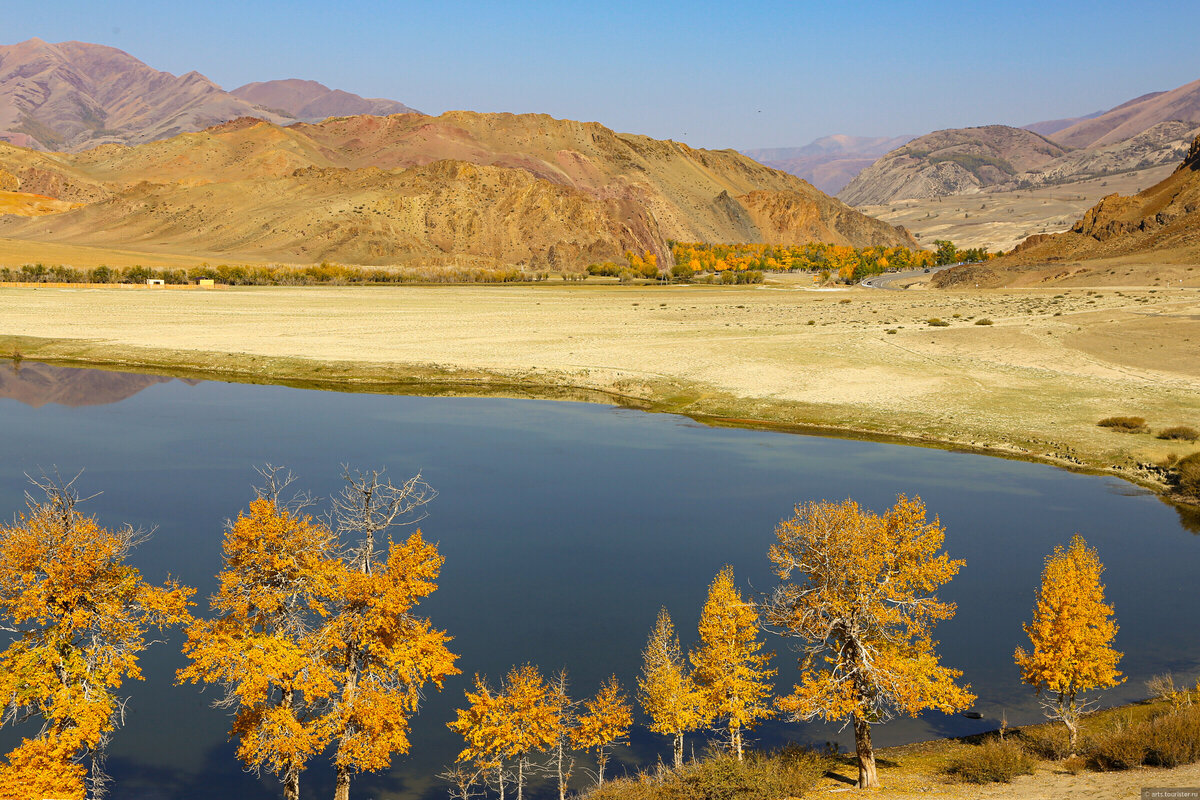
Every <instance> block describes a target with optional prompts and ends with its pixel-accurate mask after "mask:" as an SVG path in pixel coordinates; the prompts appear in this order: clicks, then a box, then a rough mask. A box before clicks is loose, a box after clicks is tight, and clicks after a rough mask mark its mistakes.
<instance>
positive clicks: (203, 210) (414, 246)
mask: <svg viewBox="0 0 1200 800" xmlns="http://www.w3.org/2000/svg"><path fill="white" fill-rule="evenodd" d="M0 170H3V171H4V173H5V174H7V175H8V176H9V184H10V185H11V184H13V183H14V182H15V183H16V187H15V188H16V189H17V190H18V191H20V192H26V193H37V194H40V195H44V196H47V197H51V198H57V199H60V200H64V201H70V202H74V203H82V204H84V205H82V206H81V207H79V208H75V209H73V210H69V211H64V212H63V213H59V214H52V215H45V216H40V217H38V218H37V219H36V220H32V219H19V218H14V217H7V218H0V234H2V235H4V236H11V237H17V238H26V239H38V240H45V241H54V242H66V243H74V244H92V245H105V246H114V247H117V246H121V247H128V246H134V245H136V246H138V247H145V248H149V249H154V250H157V251H161V252H181V251H187V252H192V253H195V252H200V253H206V254H209V253H210V254H213V255H215V256H225V257H230V258H233V257H238V256H243V257H247V258H255V259H258V260H261V259H264V258H267V259H278V260H282V261H291V262H297V261H300V262H310V261H316V260H324V259H329V260H339V261H345V262H351V263H359V264H397V263H451V262H452V263H461V262H462V261H463V260H464V259H465V260H467V261H469V262H471V263H482V264H520V265H526V266H530V267H539V268H541V267H555V268H565V269H569V268H577V267H582V266H583V265H586V264H587V263H589V262H592V261H598V260H604V259H619V258H620V256H621V254H622V253H624V252H625V251H626V250H636V251H645V250H649V251H652V252H655V253H657V254H658V255H659V257H660V264H662V265H664V266H665V265H666V264H667V263H668V260H669V253H668V248H667V247H666V240H667V239H677V240H683V241H709V242H746V241H763V242H774V243H802V242H808V241H826V242H834V243H838V244H852V245H859V246H866V245H876V244H883V245H894V244H903V245H908V246H915V241H914V240H913V239H912V238H911V237H910V236H909V235H908V234H907V232H905V231H903V230H901V229H897V228H893V227H892V226H890V225H887V224H886V223H882V222H880V221H878V220H875V219H872V218H870V217H866V216H864V215H862V214H860V213H859V212H857V211H855V210H853V209H851V208H849V207H848V206H846V205H845V204H843V203H841V202H839V201H837V200H835V199H833V198H830V197H828V196H826V195H824V194H822V193H821V192H819V191H817V190H816V189H814V188H813V187H812V186H811V185H809V184H807V183H805V182H804V181H802V180H800V179H799V178H796V177H795V176H792V175H788V174H786V173H783V172H780V171H777V170H773V169H770V168H768V167H764V166H763V165H761V164H758V163H756V162H755V161H753V160H751V159H749V158H747V157H746V156H743V155H740V154H738V153H736V152H734V151H729V150H725V151H708V150H696V149H693V148H690V147H688V146H687V145H684V144H681V143H678V142H671V141H658V140H654V139H650V138H648V137H645V136H636V135H631V134H618V133H615V132H613V131H611V130H609V129H608V128H605V127H604V126H602V125H599V124H597V123H581V122H572V121H570V120H557V119H553V118H551V117H547V116H545V115H512V114H475V113H470V112H451V113H447V114H443V115H441V116H439V117H428V116H424V115H420V114H399V115H394V116H390V117H373V116H358V117H342V118H333V119H329V120H327V121H325V122H322V123H319V124H315V125H308V124H296V125H292V126H289V127H286V128H285V127H280V126H278V125H273V124H270V123H267V122H262V121H260V120H253V119H242V120H235V121H233V122H229V123H225V124H223V125H219V126H216V127H214V128H211V129H208V130H206V131H202V132H199V133H187V134H181V135H179V136H176V137H173V138H171V139H166V140H162V141H157V142H151V143H148V144H144V145H139V146H137V147H121V146H116V145H106V146H104V147H100V148H97V149H94V150H89V151H86V152H83V153H79V154H76V155H70V156H66V155H51V154H43V153H36V152H33V151H30V150H26V149H21V148H16V147H11V146H0Z"/></svg>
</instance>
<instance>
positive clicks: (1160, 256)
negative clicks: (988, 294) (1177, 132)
mask: <svg viewBox="0 0 1200 800" xmlns="http://www.w3.org/2000/svg"><path fill="white" fill-rule="evenodd" d="M1123 257H1126V258H1127V257H1135V258H1136V259H1137V261H1138V262H1139V263H1141V264H1164V263H1182V264H1195V263H1196V262H1197V261H1200V136H1197V137H1196V139H1195V140H1194V141H1193V142H1192V144H1191V146H1190V148H1189V149H1188V153H1187V154H1186V156H1185V157H1184V160H1183V163H1181V164H1180V165H1179V166H1178V167H1176V169H1175V171H1174V172H1172V173H1171V175H1170V176H1168V177H1167V178H1166V179H1165V180H1163V181H1162V182H1160V183H1158V184H1155V185H1154V186H1151V187H1150V188H1149V189H1146V190H1145V191H1142V192H1139V193H1138V194H1136V195H1133V196H1129V197H1123V196H1121V195H1118V194H1112V195H1109V196H1107V197H1105V198H1104V199H1103V200H1101V201H1100V202H1099V203H1097V204H1096V205H1095V206H1093V207H1092V208H1091V209H1089V210H1088V211H1087V212H1086V213H1085V214H1084V215H1083V217H1082V218H1081V219H1079V220H1078V221H1076V223H1075V224H1074V225H1073V226H1071V229H1070V230H1069V231H1066V232H1064V233H1058V234H1051V235H1036V236H1030V237H1029V238H1028V239H1026V240H1025V241H1024V242H1022V243H1021V244H1020V245H1018V246H1017V248H1016V249H1015V250H1014V251H1013V252H1012V253H1011V254H1009V255H1007V256H1005V257H1004V258H1002V259H1000V260H998V261H993V262H989V263H988V264H987V265H979V266H974V267H959V268H956V269H953V270H949V271H948V272H947V273H946V274H945V275H944V276H943V275H939V276H938V277H937V280H936V281H935V283H938V284H940V285H945V286H953V285H960V284H963V283H969V282H979V283H981V285H1001V284H1004V283H1008V282H1011V281H1012V280H1014V279H1015V278H1016V277H1017V276H1019V275H1020V274H1021V273H1023V272H1028V271H1029V270H1030V269H1036V268H1039V267H1046V266H1047V265H1048V266H1051V267H1053V266H1054V265H1055V264H1065V265H1067V266H1068V269H1067V270H1066V271H1065V272H1063V273H1062V275H1051V276H1049V277H1050V278H1055V277H1064V276H1069V275H1070V274H1072V269H1071V268H1070V267H1069V265H1071V264H1079V263H1080V262H1083V263H1085V264H1086V263H1088V262H1092V261H1095V260H1098V259H1105V260H1112V259H1121V258H1123Z"/></svg>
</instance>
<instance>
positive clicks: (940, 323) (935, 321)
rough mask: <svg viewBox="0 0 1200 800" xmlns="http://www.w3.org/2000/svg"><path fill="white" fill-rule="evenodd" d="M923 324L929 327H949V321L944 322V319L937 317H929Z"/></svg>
mask: <svg viewBox="0 0 1200 800" xmlns="http://www.w3.org/2000/svg"><path fill="white" fill-rule="evenodd" d="M925 324H926V325H928V326H929V327H931V328H949V327H950V323H949V322H946V320H944V319H941V318H939V317H930V318H929V319H927V320H925Z"/></svg>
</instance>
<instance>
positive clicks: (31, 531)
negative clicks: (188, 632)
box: [0, 482, 193, 800]
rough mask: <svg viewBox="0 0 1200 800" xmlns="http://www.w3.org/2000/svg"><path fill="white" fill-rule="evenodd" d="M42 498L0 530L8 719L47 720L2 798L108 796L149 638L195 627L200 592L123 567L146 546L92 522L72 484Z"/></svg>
mask: <svg viewBox="0 0 1200 800" xmlns="http://www.w3.org/2000/svg"><path fill="white" fill-rule="evenodd" d="M41 488H42V489H44V490H45V492H46V499H45V500H44V501H35V500H34V499H32V498H30V500H29V507H28V511H27V512H26V513H25V514H23V515H22V516H20V517H19V518H18V519H17V520H16V521H15V522H14V523H13V524H12V525H6V526H3V527H0V630H3V631H6V632H7V633H9V634H10V635H11V642H10V643H9V645H8V646H7V647H6V648H5V649H4V651H3V652H2V653H0V697H2V698H4V716H3V719H4V721H5V722H21V721H24V720H27V719H34V718H37V719H40V720H41V730H40V732H39V733H38V735H36V736H34V737H33V738H26V739H23V740H22V742H21V744H20V745H18V746H17V748H16V749H15V750H13V751H12V752H11V753H9V754H8V757H7V759H6V762H5V763H3V764H0V797H4V798H11V799H12V800H24V798H36V799H38V800H40V798H44V797H57V798H83V797H84V796H85V793H90V794H92V795H98V794H100V793H102V792H103V790H104V784H105V782H106V776H105V775H104V771H103V765H104V752H105V747H106V745H107V744H108V740H109V737H110V736H111V735H112V733H113V732H114V731H115V729H116V728H117V727H118V726H119V724H120V722H121V719H122V716H123V698H122V696H121V694H120V692H121V689H122V687H123V685H124V683H125V681H126V680H129V679H133V680H140V679H141V677H142V673H141V669H140V668H139V666H138V657H139V655H140V654H141V652H142V650H144V649H145V648H146V646H147V644H148V642H147V640H146V634H147V632H148V631H149V630H150V629H151V628H155V629H158V630H163V629H165V628H168V627H170V626H173V625H177V624H179V623H181V622H183V621H185V620H187V619H189V616H188V611H187V608H188V606H189V605H190V603H189V601H188V598H189V597H190V596H191V594H192V591H193V590H191V589H189V588H186V587H182V586H179V585H178V584H177V583H175V582H174V581H168V582H167V583H166V584H165V585H164V586H162V587H156V586H151V585H150V584H148V583H146V581H145V580H143V579H142V577H141V575H140V573H139V572H138V570H136V569H134V568H133V567H131V566H129V565H128V564H126V563H125V560H126V558H127V557H128V556H129V553H130V551H131V550H132V549H133V548H134V547H135V546H136V545H137V544H138V543H140V542H141V541H142V540H143V539H144V538H146V537H145V536H144V535H143V534H142V533H140V532H139V531H136V530H134V529H132V528H123V529H120V530H116V531H110V530H106V529H105V528H102V527H100V525H99V524H97V522H96V520H95V519H92V518H89V517H85V516H83V515H82V514H81V513H80V512H79V511H78V510H76V507H75V506H76V503H77V501H78V496H77V495H76V493H75V491H74V489H73V488H72V486H71V484H70V483H67V484H60V483H54V482H46V484H45V485H43V486H41ZM81 761H88V762H90V763H89V766H88V767H87V768H85V767H84V766H83V765H82V764H81V763H80V762H81ZM88 790H90V791H88Z"/></svg>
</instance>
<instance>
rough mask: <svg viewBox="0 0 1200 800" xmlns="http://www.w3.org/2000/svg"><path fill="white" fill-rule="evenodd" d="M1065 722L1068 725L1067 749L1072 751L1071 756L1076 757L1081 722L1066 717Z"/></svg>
mask: <svg viewBox="0 0 1200 800" xmlns="http://www.w3.org/2000/svg"><path fill="white" fill-rule="evenodd" d="M1063 724H1065V725H1066V726H1067V740H1068V745H1067V749H1068V750H1070V751H1071V754H1070V756H1069V757H1070V758H1074V757H1075V745H1076V744H1077V743H1078V740H1079V724H1078V723H1076V722H1075V720H1073V719H1064V720H1063Z"/></svg>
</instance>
